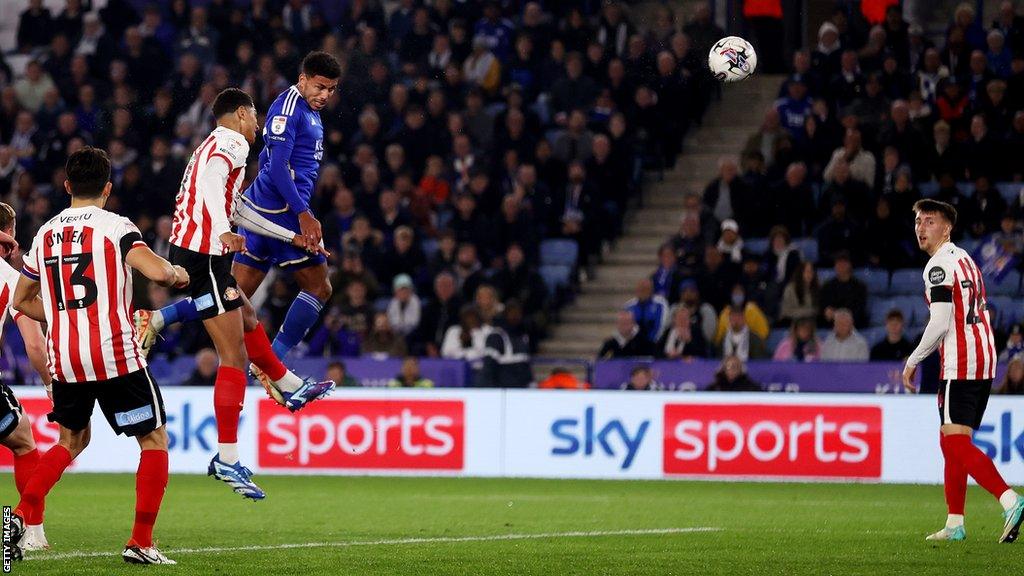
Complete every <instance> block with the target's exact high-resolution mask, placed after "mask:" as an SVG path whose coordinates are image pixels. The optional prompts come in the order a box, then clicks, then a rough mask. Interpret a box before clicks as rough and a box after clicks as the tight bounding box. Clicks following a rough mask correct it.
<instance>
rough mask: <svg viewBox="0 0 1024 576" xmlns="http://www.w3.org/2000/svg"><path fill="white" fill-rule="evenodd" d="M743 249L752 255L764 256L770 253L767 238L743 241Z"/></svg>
mask: <svg viewBox="0 0 1024 576" xmlns="http://www.w3.org/2000/svg"><path fill="white" fill-rule="evenodd" d="M743 249H744V250H746V251H747V252H749V253H751V254H756V255H758V256H763V255H765V254H767V253H768V239H767V238H750V239H744V240H743Z"/></svg>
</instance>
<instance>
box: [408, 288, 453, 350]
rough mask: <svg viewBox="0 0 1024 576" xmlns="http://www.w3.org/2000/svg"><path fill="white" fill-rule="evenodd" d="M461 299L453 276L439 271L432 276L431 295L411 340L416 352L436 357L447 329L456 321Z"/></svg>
mask: <svg viewBox="0 0 1024 576" xmlns="http://www.w3.org/2000/svg"><path fill="white" fill-rule="evenodd" d="M462 304H463V301H462V299H461V298H460V297H459V294H458V290H457V289H456V284H455V276H453V275H452V273H451V272H441V273H440V274H438V275H437V276H436V277H435V278H434V293H433V297H432V298H431V299H430V300H429V301H428V302H427V304H426V305H425V306H424V307H423V313H422V315H421V317H420V323H419V326H418V328H417V330H416V332H415V333H414V335H413V337H412V340H413V342H414V343H415V344H414V347H413V350H414V351H415V352H416V353H417V354H426V355H427V356H431V357H437V356H440V354H441V345H442V343H443V341H444V337H445V334H446V333H447V332H448V329H449V328H451V327H452V326H454V325H455V324H457V323H458V318H459V317H458V314H459V311H460V310H461V309H462Z"/></svg>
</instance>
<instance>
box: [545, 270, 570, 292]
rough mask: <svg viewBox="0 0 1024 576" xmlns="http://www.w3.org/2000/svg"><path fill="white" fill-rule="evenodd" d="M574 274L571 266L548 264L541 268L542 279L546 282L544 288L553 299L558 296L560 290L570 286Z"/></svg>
mask: <svg viewBox="0 0 1024 576" xmlns="http://www.w3.org/2000/svg"><path fill="white" fill-rule="evenodd" d="M571 274H572V267H571V266H563V265H561V264H547V265H544V266H541V267H540V277H541V278H542V279H543V280H544V286H546V287H547V289H548V294H550V295H551V296H552V297H553V296H555V295H556V294H558V289H559V288H565V287H568V286H569V278H570V276H571Z"/></svg>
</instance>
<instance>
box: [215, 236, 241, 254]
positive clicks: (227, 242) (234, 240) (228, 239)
mask: <svg viewBox="0 0 1024 576" xmlns="http://www.w3.org/2000/svg"><path fill="white" fill-rule="evenodd" d="M220 241H221V242H223V243H224V246H227V249H228V252H241V251H243V250H245V236H242V235H241V234H235V233H234V232H225V233H223V234H221V235H220Z"/></svg>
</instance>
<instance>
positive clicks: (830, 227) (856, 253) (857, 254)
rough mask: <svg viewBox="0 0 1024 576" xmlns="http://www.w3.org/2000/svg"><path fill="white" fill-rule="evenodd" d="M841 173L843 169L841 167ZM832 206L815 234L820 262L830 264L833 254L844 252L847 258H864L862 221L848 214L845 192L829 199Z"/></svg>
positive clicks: (858, 259)
mask: <svg viewBox="0 0 1024 576" xmlns="http://www.w3.org/2000/svg"><path fill="white" fill-rule="evenodd" d="M840 174H842V169H841V168H840ZM823 200H825V199H823ZM827 201H828V203H829V204H828V205H830V206H831V207H832V213H831V215H830V216H829V217H828V218H827V219H826V220H825V221H824V222H822V223H821V225H820V226H818V229H817V231H816V232H815V235H816V236H817V237H818V251H819V253H820V254H821V256H819V258H818V264H821V265H829V264H831V263H832V262H833V258H832V255H833V254H837V253H839V252H844V253H845V254H846V255H847V258H851V259H856V260H857V261H858V262H859V261H860V260H861V259H862V248H863V246H862V243H861V236H862V234H863V228H862V227H861V224H860V222H858V221H854V220H852V218H850V217H849V216H848V215H847V208H846V206H847V200H846V197H845V195H844V194H838V193H837V194H836V195H835V197H833V198H829V199H827Z"/></svg>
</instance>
